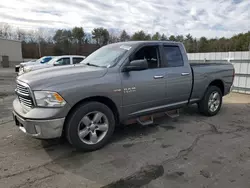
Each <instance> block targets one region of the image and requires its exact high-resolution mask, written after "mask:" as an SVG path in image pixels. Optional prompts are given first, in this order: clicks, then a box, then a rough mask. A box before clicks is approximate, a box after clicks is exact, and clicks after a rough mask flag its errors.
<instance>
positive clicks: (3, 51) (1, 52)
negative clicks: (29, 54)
mask: <svg viewBox="0 0 250 188" xmlns="http://www.w3.org/2000/svg"><path fill="white" fill-rule="evenodd" d="M3 60H5V61H6V60H7V61H8V62H9V63H8V64H9V66H11V67H13V66H15V65H16V64H18V63H20V62H22V60H23V57H22V43H21V41H17V40H9V39H3V38H0V67H3ZM4 64H5V65H6V62H5V63H4Z"/></svg>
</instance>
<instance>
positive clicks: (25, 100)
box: [16, 83, 34, 108]
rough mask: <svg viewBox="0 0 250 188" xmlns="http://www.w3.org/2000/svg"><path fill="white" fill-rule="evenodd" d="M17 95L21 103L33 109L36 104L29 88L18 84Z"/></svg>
mask: <svg viewBox="0 0 250 188" xmlns="http://www.w3.org/2000/svg"><path fill="white" fill-rule="evenodd" d="M16 94H17V97H18V99H19V102H20V103H21V104H22V105H23V106H25V107H27V108H32V107H33V105H34V103H33V100H32V97H31V95H30V89H29V87H28V86H25V85H22V84H21V83H18V84H17V86H16Z"/></svg>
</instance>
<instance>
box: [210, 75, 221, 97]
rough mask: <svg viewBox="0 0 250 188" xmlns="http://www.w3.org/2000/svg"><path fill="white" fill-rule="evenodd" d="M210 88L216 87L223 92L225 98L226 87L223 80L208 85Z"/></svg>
mask: <svg viewBox="0 0 250 188" xmlns="http://www.w3.org/2000/svg"><path fill="white" fill-rule="evenodd" d="M209 86H216V87H218V88H219V89H220V90H221V93H222V96H224V94H225V85H224V83H223V81H222V80H220V79H216V80H213V81H211V82H210V84H209V85H208V87H209ZM208 87H207V88H208Z"/></svg>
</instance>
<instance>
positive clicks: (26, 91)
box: [16, 84, 30, 96]
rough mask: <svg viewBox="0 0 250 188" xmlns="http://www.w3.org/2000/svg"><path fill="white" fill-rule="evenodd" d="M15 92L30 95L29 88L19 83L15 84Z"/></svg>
mask: <svg viewBox="0 0 250 188" xmlns="http://www.w3.org/2000/svg"><path fill="white" fill-rule="evenodd" d="M16 92H17V93H19V94H20V95H24V96H29V95H30V92H29V88H27V87H25V86H22V85H21V84H17V86H16Z"/></svg>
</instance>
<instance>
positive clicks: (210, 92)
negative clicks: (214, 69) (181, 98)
mask: <svg viewBox="0 0 250 188" xmlns="http://www.w3.org/2000/svg"><path fill="white" fill-rule="evenodd" d="M215 94H218V96H217V97H216V98H217V100H214V96H215ZM211 97H212V98H211ZM211 101H212V102H211ZM213 105H214V106H213ZM221 105H222V92H221V90H220V88H218V87H217V86H209V87H208V89H207V91H206V93H205V95H204V96H203V98H202V100H201V101H200V102H199V103H198V108H199V111H200V112H201V113H202V114H204V115H206V116H214V115H216V114H217V113H218V112H219V111H220V108H221Z"/></svg>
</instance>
